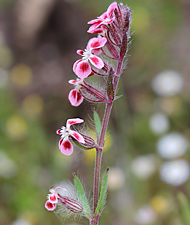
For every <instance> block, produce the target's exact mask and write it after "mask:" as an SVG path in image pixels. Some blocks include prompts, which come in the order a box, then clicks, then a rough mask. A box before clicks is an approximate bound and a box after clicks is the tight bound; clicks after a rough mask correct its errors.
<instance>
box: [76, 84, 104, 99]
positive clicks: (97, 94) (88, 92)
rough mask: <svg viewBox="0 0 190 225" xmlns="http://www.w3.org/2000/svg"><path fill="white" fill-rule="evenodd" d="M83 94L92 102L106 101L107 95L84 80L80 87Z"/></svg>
mask: <svg viewBox="0 0 190 225" xmlns="http://www.w3.org/2000/svg"><path fill="white" fill-rule="evenodd" d="M80 93H81V95H82V96H83V97H84V98H85V99H86V100H88V101H91V102H106V96H105V95H104V94H103V93H102V92H101V91H99V90H97V89H96V88H94V87H92V86H91V85H89V84H87V83H86V82H84V84H82V85H81V88H80Z"/></svg>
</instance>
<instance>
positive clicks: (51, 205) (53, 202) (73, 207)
mask: <svg viewBox="0 0 190 225" xmlns="http://www.w3.org/2000/svg"><path fill="white" fill-rule="evenodd" d="M57 189H62V190H64V191H67V192H68V190H67V189H65V188H62V187H56V188H55V189H53V188H51V189H50V193H49V194H48V197H47V198H48V200H47V201H46V203H45V208H46V209H47V210H48V211H54V210H55V209H56V206H57V203H58V201H59V202H61V203H62V204H63V205H64V206H65V207H66V208H67V209H69V210H70V211H71V212H74V213H81V212H82V211H83V206H82V205H81V204H80V203H79V202H78V201H76V200H74V199H72V198H69V197H67V196H62V195H60V194H59V193H58V192H57Z"/></svg>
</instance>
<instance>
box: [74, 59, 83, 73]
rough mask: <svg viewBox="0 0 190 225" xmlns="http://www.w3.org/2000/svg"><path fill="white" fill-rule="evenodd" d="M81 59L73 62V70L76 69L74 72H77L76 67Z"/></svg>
mask: <svg viewBox="0 0 190 225" xmlns="http://www.w3.org/2000/svg"><path fill="white" fill-rule="evenodd" d="M81 61H82V59H79V60H77V61H76V62H75V63H74V64H73V71H74V73H76V67H77V65H78V64H79V63H80V62H81Z"/></svg>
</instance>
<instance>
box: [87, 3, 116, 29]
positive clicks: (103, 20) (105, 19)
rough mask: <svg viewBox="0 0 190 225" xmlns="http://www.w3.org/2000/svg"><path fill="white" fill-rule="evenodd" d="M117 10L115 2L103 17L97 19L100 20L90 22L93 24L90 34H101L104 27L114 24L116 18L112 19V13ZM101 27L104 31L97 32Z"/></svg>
mask: <svg viewBox="0 0 190 225" xmlns="http://www.w3.org/2000/svg"><path fill="white" fill-rule="evenodd" d="M115 8H117V2H113V3H112V4H111V5H110V6H109V7H108V9H107V11H106V12H104V13H103V14H102V15H101V16H99V17H97V18H98V19H94V20H91V21H89V22H88V24H93V25H92V26H91V27H90V28H89V29H88V32H89V33H99V32H100V31H102V32H103V31H104V29H105V28H104V26H103V25H105V26H107V25H108V24H110V23H112V22H113V21H114V20H115V17H112V13H113V11H114V10H115ZM99 27H101V29H102V30H97V29H98V28H99Z"/></svg>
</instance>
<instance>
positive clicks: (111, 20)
mask: <svg viewBox="0 0 190 225" xmlns="http://www.w3.org/2000/svg"><path fill="white" fill-rule="evenodd" d="M114 20H115V17H113V18H112V19H110V20H109V21H108V22H107V24H110V23H112V22H113V21H114Z"/></svg>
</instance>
